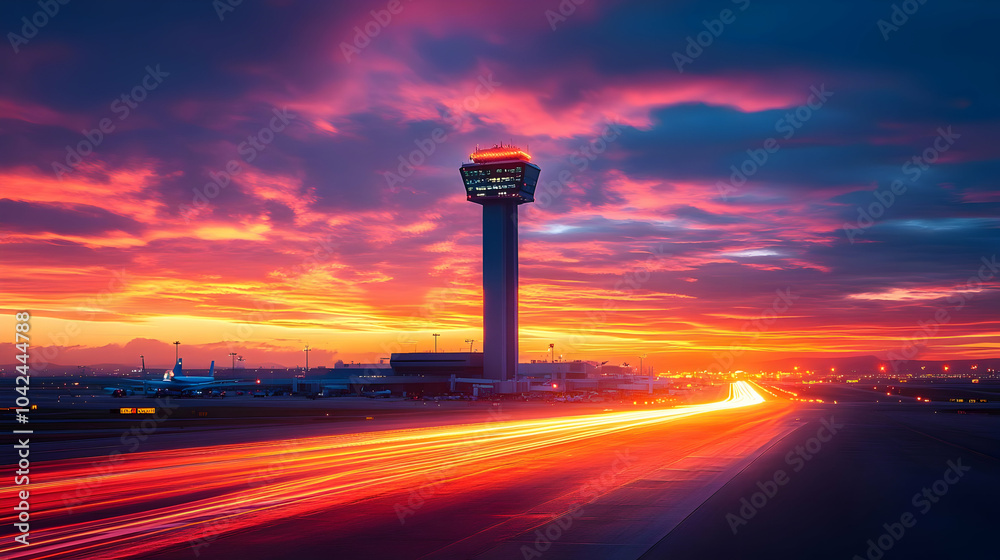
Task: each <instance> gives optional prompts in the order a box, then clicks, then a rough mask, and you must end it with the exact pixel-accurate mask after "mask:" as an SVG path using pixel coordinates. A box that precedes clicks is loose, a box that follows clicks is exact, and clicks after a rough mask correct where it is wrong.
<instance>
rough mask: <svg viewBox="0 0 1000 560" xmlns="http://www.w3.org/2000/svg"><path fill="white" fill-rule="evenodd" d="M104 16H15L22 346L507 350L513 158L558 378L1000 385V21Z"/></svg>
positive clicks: (131, 8) (870, 4)
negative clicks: (500, 335) (495, 286)
mask: <svg viewBox="0 0 1000 560" xmlns="http://www.w3.org/2000/svg"><path fill="white" fill-rule="evenodd" d="M99 4H100V5H98V6H94V5H88V3H86V2H71V3H69V4H67V5H61V4H60V5H59V6H58V13H56V14H55V15H48V14H44V12H42V11H41V9H42V8H40V7H39V4H38V3H36V2H4V3H3V6H2V7H0V14H2V18H0V21H2V26H0V29H2V30H3V32H4V34H5V37H7V42H6V44H4V45H3V48H2V49H0V50H2V54H0V76H2V79H0V147H2V149H0V189H2V191H0V231H2V257H3V275H2V278H0V294H2V302H3V303H2V304H0V307H2V308H3V316H2V318H0V328H2V329H5V330H6V332H7V333H13V332H14V329H13V325H14V319H13V314H14V313H15V312H17V311H23V310H28V311H30V312H31V314H32V316H33V320H32V323H31V326H32V331H31V332H32V335H33V338H32V345H33V352H34V354H35V355H36V356H39V357H41V358H42V359H45V360H46V361H49V362H52V363H55V364H96V363H126V364H135V365H138V359H139V358H138V356H139V355H140V354H144V355H145V356H146V362H147V365H157V366H160V365H167V364H168V363H170V362H171V361H172V360H173V355H174V347H173V345H172V344H171V343H172V342H173V341H175V340H179V341H181V343H182V344H181V346H180V351H181V355H182V357H185V358H186V359H185V364H186V365H188V366H190V367H207V363H208V361H209V360H211V359H215V360H217V361H219V362H220V363H222V364H229V357H228V353H229V352H231V351H234V352H238V353H240V354H241V355H243V356H245V357H246V360H247V365H248V366H256V365H259V364H263V363H279V364H285V365H289V366H292V365H296V364H299V365H301V364H302V363H303V352H302V348H303V347H304V346H305V345H306V344H308V345H309V346H311V347H314V348H315V351H314V352H313V353H312V354H311V355H310V364H311V365H332V364H333V362H334V361H335V360H338V359H342V360H344V361H351V360H355V361H358V360H361V361H373V360H375V358H377V357H378V356H388V354H389V352H393V351H412V350H414V349H415V348H416V349H417V350H430V349H431V348H432V347H433V338H432V337H431V333H441V335H442V336H441V338H440V342H439V349H441V350H449V351H458V350H460V349H466V350H467V349H468V347H469V345H468V344H467V343H465V342H464V341H465V340H466V339H476V342H475V343H474V345H475V347H476V348H480V349H481V348H482V343H481V341H480V340H479V339H481V338H482V336H481V332H482V319H481V301H482V300H481V298H482V290H481V212H482V210H481V207H480V206H478V205H475V204H470V203H469V202H467V201H466V200H465V196H464V189H463V187H462V184H461V179H460V177H459V173H458V167H459V166H460V165H461V163H463V161H467V160H468V156H469V153H470V152H471V151H472V149H474V148H475V146H476V145H479V146H488V145H492V144H494V143H497V142H500V141H503V142H510V141H513V142H514V143H515V144H517V145H520V146H521V147H525V146H527V147H528V148H529V150H530V152H531V154H532V156H533V157H532V162H534V163H536V164H538V165H539V166H540V167H541V169H542V173H541V180H540V183H539V185H540V186H539V189H538V193H537V194H536V196H537V197H538V201H537V202H535V203H534V204H531V205H527V206H522V207H521V210H520V240H521V248H520V255H521V259H520V281H521V289H520V313H521V314H520V333H521V343H520V346H521V359H522V360H523V361H526V360H529V359H542V358H544V357H546V356H547V348H548V344H549V343H555V344H556V354H557V355H563V356H564V358H566V359H576V358H581V359H597V360H600V361H604V360H611V361H614V362H620V361H629V362H630V363H631V362H636V363H637V362H638V356H639V355H642V354H646V355H648V357H647V358H646V360H647V361H646V363H647V364H652V365H654V366H655V367H656V368H657V369H658V370H677V369H680V368H688V367H698V368H701V367H709V366H713V365H718V364H720V363H721V364H722V365H724V366H728V365H729V364H733V365H734V367H735V366H741V365H746V364H748V363H751V362H754V361H760V360H768V359H775V358H780V357H785V356H791V355H803V356H805V355H823V356H826V355H829V356H850V355H862V354H876V355H878V356H880V357H886V356H887V355H888V354H889V353H891V352H897V353H899V352H900V351H901V350H902V349H905V348H908V347H915V348H917V349H918V350H919V351H918V352H917V353H916V354H915V355H916V356H919V357H920V358H922V359H954V358H958V357H997V356H1000V338H998V335H1000V291H998V287H1000V282H998V279H997V278H998V276H1000V270H997V264H996V263H997V260H996V258H997V257H996V254H997V253H998V252H1000V251H998V245H1000V235H998V234H1000V229H998V228H1000V185H998V180H997V177H998V176H1000V143H998V142H997V138H998V133H1000V95H998V92H1000V78H998V73H997V63H996V55H997V47H996V26H997V23H998V21H1000V4H998V3H995V2H985V1H984V2H972V1H951V2H944V1H940V0H929V1H928V2H926V3H925V4H923V5H919V7H918V8H917V10H916V11H915V12H913V13H911V14H906V13H904V12H902V11H900V12H899V13H898V14H896V15H894V10H893V2H890V1H888V0H886V1H881V0H876V1H871V0H865V1H855V2H836V3H822V4H821V5H817V4H814V3H810V2H801V1H799V0H784V1H764V0H752V1H750V0H732V1H730V0H717V1H715V2H705V1H699V2H694V1H662V2H612V1H604V0H585V1H582V3H581V4H580V5H578V6H577V5H576V4H575V3H574V2H572V1H571V0H564V1H563V2H562V4H560V2H559V1H558V0H551V1H514V0H511V1H506V2H499V3H497V2H493V3H485V2H434V1H430V0H420V1H416V2H408V1H405V0H404V1H403V2H402V3H399V4H397V3H396V2H388V1H386V0H378V1H374V2H360V1H359V2H335V3H328V2H292V1H289V0H271V1H262V2H251V1H244V2H242V3H239V4H237V5H236V6H230V5H229V4H228V3H227V2H226V1H225V0H220V1H217V2H215V3H214V4H213V2H211V1H209V0H201V1H196V2H162V3H147V2H120V3H117V2H116V3H103V2H102V3H99ZM897 4H898V3H897ZM902 4H906V6H907V7H911V3H908V2H904V3H902ZM912 5H917V3H916V2H912ZM560 6H561V7H560ZM571 8H572V9H571ZM390 9H391V10H392V11H394V12H395V13H392V12H391V11H390ZM560 10H562V12H560ZM373 11H374V13H373ZM36 12H37V13H41V14H42V15H43V16H45V17H44V18H43V17H42V16H37V15H35V14H36ZM22 18H26V19H24V20H22ZM33 18H34V20H35V23H31V20H32V19H33ZM893 18H895V19H893ZM904 18H905V21H904ZM880 20H882V23H879V22H880ZM41 21H44V24H43V25H37V23H38V22H41ZM26 23H27V25H26ZM36 27H37V28H36ZM32 30H34V31H35V33H33V34H32V33H31V32H32ZM11 34H15V35H16V36H17V37H12V35H11ZM29 35H30V37H29ZM699 41H701V44H699ZM123 96H125V97H124V98H123ZM102 127H103V128H104V130H103V131H102V130H101V128H102ZM248 137H249V139H248ZM421 149H423V152H420V150H421ZM415 151H416V154H414V152H415ZM765 158H766V159H765ZM915 158H916V159H915ZM407 159H409V160H411V161H410V162H409V163H406V164H403V163H402V162H404V161H405V160H407ZM227 167H228V169H227ZM741 168H742V171H741ZM734 171H736V172H735V173H734ZM215 181H218V183H216V182H215ZM219 183H222V185H219ZM894 190H895V192H894ZM876 191H877V192H876ZM779 294H782V295H781V296H779ZM5 339H6V340H5V343H4V344H2V345H0V351H3V352H4V353H5V355H6V356H8V359H0V363H9V362H13V358H12V357H13V355H14V350H13V349H12V348H10V346H11V344H10V342H8V341H12V339H13V335H12V334H10V335H9V336H7V337H5ZM914 339H916V340H914Z"/></svg>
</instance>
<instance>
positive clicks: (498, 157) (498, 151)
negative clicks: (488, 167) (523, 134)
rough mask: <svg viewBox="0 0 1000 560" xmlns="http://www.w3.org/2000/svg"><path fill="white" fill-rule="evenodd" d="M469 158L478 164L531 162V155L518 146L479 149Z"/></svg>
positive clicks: (501, 145)
mask: <svg viewBox="0 0 1000 560" xmlns="http://www.w3.org/2000/svg"><path fill="white" fill-rule="evenodd" d="M469 158H470V159H471V160H472V161H474V162H476V163H490V162H494V161H506V160H512V159H513V160H518V161H531V154H529V153H528V152H527V150H522V149H521V148H518V147H516V146H504V145H503V144H500V145H497V146H493V147H492V148H483V149H482V150H479V149H477V150H476V151H474V152H472V153H471V154H469Z"/></svg>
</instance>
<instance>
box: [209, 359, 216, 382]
mask: <svg viewBox="0 0 1000 560" xmlns="http://www.w3.org/2000/svg"><path fill="white" fill-rule="evenodd" d="M208 376H209V377H212V378H214V377H215V360H212V365H210V366H208Z"/></svg>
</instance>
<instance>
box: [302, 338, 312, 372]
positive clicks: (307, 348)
mask: <svg viewBox="0 0 1000 560" xmlns="http://www.w3.org/2000/svg"><path fill="white" fill-rule="evenodd" d="M309 350H311V349H310V348H309V345H308V344H306V349H305V350H303V352H305V353H306V374H307V375H308V374H309Z"/></svg>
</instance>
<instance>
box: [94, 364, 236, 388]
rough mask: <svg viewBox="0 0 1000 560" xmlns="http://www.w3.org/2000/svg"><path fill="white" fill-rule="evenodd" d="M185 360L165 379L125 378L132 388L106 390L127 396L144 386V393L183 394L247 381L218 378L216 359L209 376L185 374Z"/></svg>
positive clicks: (164, 373)
mask: <svg viewBox="0 0 1000 560" xmlns="http://www.w3.org/2000/svg"><path fill="white" fill-rule="evenodd" d="M183 360H184V358H178V359H177V363H176V364H174V368H173V369H168V370H167V371H165V372H163V380H162V381H160V380H144V379H123V380H122V381H121V382H122V383H126V384H132V385H133V387H132V388H122V387H105V388H104V390H105V391H107V392H108V393H110V394H111V395H113V396H125V395H127V394H133V393H134V390H135V388H137V387H138V386H142V389H143V393H147V394H148V393H149V392H150V391H149V389H150V388H152V389H155V390H156V391H154V392H162V391H167V392H170V391H178V392H180V393H181V394H184V393H194V392H196V391H200V390H202V389H209V388H215V387H223V386H226V385H234V384H241V383H245V381H241V380H239V379H227V380H218V379H216V378H215V360H212V364H211V366H209V368H208V375H207V376H194V375H184V374H183V373H184V370H183Z"/></svg>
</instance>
